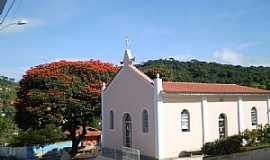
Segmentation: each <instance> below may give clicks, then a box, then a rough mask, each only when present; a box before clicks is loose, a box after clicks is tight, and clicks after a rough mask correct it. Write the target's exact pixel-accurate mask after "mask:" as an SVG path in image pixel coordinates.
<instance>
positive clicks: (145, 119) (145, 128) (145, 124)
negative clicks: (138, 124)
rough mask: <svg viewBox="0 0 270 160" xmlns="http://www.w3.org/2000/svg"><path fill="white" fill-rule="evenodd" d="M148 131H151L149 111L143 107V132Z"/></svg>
mask: <svg viewBox="0 0 270 160" xmlns="http://www.w3.org/2000/svg"><path fill="white" fill-rule="evenodd" d="M145 116H146V117H145ZM148 132H149V112H148V110H146V109H143V111H142V133H148Z"/></svg>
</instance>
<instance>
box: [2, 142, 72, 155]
mask: <svg viewBox="0 0 270 160" xmlns="http://www.w3.org/2000/svg"><path fill="white" fill-rule="evenodd" d="M71 146H72V142H71V141H64V142H57V143H54V144H48V145H45V146H44V147H35V146H33V147H0V156H2V157H15V158H16V159H19V160H35V159H36V158H35V157H36V156H42V155H44V154H46V153H48V152H50V151H53V150H56V151H58V150H61V149H63V148H65V147H71Z"/></svg>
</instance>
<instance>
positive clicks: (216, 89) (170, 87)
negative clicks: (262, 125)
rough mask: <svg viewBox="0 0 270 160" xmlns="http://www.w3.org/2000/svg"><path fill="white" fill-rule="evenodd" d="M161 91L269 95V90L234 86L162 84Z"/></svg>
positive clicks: (187, 83) (183, 83) (191, 83)
mask: <svg viewBox="0 0 270 160" xmlns="http://www.w3.org/2000/svg"><path fill="white" fill-rule="evenodd" d="M162 86H163V90H164V91H165V92H172V93H217V94H218V93H220V94H221V93H225V94H226V93H227V94H270V90H263V89H258V88H251V87H246V86H240V85H236V84H217V83H193V82H163V85H162Z"/></svg>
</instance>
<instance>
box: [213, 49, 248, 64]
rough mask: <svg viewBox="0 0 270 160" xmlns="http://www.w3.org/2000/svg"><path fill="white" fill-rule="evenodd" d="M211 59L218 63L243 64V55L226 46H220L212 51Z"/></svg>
mask: <svg viewBox="0 0 270 160" xmlns="http://www.w3.org/2000/svg"><path fill="white" fill-rule="evenodd" d="M213 60H214V61H216V62H219V63H226V64H234V65H244V64H245V59H244V56H243V55H242V54H241V53H239V52H236V51H233V50H231V49H228V48H221V49H218V50H216V51H215V52H214V53H213Z"/></svg>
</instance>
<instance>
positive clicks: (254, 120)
mask: <svg viewBox="0 0 270 160" xmlns="http://www.w3.org/2000/svg"><path fill="white" fill-rule="evenodd" d="M251 124H252V125H253V126H256V125H257V124H258V117H257V109H256V108H255V107H252V109H251Z"/></svg>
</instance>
